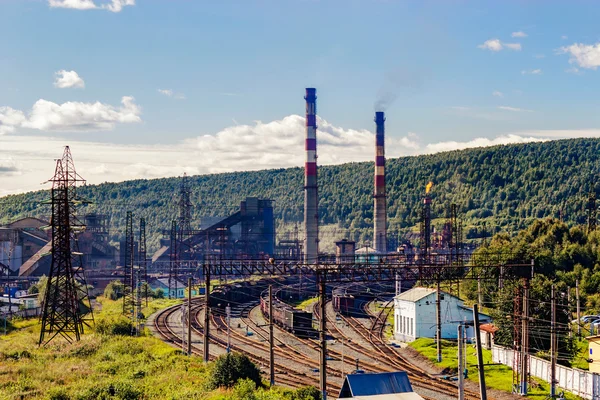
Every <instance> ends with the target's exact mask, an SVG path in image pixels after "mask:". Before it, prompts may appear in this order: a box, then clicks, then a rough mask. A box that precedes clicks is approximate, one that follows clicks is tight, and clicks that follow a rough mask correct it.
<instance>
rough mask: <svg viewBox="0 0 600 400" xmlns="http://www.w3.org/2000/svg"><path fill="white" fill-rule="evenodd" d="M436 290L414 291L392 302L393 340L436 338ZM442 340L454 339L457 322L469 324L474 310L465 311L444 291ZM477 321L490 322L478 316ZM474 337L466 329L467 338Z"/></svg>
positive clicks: (422, 288)
mask: <svg viewBox="0 0 600 400" xmlns="http://www.w3.org/2000/svg"><path fill="white" fill-rule="evenodd" d="M436 297H437V295H436V290H435V289H430V288H424V287H415V288H412V289H410V290H408V291H406V292H404V293H401V294H399V295H397V296H396V297H395V298H394V337H395V338H396V339H397V340H400V341H403V342H412V341H413V340H416V339H418V338H421V337H426V338H435V336H436V328H437V322H436ZM440 303H441V307H440V308H441V320H442V339H456V338H457V336H458V332H457V328H458V324H459V322H462V321H472V320H473V309H472V308H468V307H465V306H464V305H463V301H462V300H461V299H459V298H458V297H456V296H453V295H451V294H449V293H446V292H444V291H442V292H441V296H440ZM479 319H480V321H481V322H482V323H483V322H489V320H490V317H489V316H487V315H485V314H481V313H480V314H479ZM471 337H474V336H473V328H472V327H470V328H468V329H467V338H471Z"/></svg>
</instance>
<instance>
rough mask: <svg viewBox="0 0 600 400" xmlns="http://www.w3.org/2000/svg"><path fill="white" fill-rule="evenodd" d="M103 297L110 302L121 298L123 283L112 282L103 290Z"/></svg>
mask: <svg viewBox="0 0 600 400" xmlns="http://www.w3.org/2000/svg"><path fill="white" fill-rule="evenodd" d="M104 297H106V298H107V299H110V300H118V299H120V298H121V297H123V283H122V282H121V281H112V282H110V283H109V284H108V285H106V288H105V289H104Z"/></svg>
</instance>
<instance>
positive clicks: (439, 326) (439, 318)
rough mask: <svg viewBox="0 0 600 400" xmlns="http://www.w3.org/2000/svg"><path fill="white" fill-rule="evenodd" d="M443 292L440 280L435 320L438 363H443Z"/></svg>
mask: <svg viewBox="0 0 600 400" xmlns="http://www.w3.org/2000/svg"><path fill="white" fill-rule="evenodd" d="M441 295H442V291H441V289H440V280H439V278H438V281H437V297H436V300H435V319H436V333H435V341H436V344H437V362H442V302H441Z"/></svg>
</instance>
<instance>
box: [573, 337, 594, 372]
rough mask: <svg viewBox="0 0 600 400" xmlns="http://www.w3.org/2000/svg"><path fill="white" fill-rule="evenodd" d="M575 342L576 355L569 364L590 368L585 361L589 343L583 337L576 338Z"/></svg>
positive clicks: (580, 367)
mask: <svg viewBox="0 0 600 400" xmlns="http://www.w3.org/2000/svg"><path fill="white" fill-rule="evenodd" d="M575 343H576V345H577V356H575V358H574V359H573V362H572V363H571V364H572V365H571V366H572V367H573V368H579V369H583V370H586V371H587V370H589V369H590V364H589V363H588V361H587V360H588V358H589V347H588V346H589V343H588V341H587V340H585V339H581V340H577V341H576V342H575Z"/></svg>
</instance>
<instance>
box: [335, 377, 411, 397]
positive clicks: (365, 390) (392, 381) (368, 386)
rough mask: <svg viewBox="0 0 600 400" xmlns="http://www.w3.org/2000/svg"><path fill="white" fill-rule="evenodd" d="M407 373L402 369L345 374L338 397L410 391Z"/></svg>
mask: <svg viewBox="0 0 600 400" xmlns="http://www.w3.org/2000/svg"><path fill="white" fill-rule="evenodd" d="M412 391H413V389H412V386H411V384H410V381H409V379H408V375H407V373H406V372H404V371H398V372H383V373H379V374H351V375H347V376H346V379H344V384H343V385H342V390H340V395H339V396H338V397H339V398H340V399H342V398H353V397H356V396H373V395H382V394H393V393H407V392H412Z"/></svg>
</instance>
